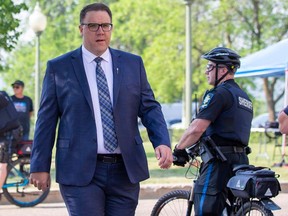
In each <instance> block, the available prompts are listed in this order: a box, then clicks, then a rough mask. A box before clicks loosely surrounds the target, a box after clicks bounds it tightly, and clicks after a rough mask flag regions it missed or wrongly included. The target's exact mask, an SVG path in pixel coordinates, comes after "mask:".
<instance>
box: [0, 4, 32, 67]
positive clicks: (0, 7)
mask: <svg viewBox="0 0 288 216" xmlns="http://www.w3.org/2000/svg"><path fill="white" fill-rule="evenodd" d="M24 10H27V6H26V4H25V3H21V4H15V3H14V1H12V0H2V1H1V4H0V51H11V50H12V49H13V48H14V47H15V45H16V43H17V40H18V38H19V36H20V34H21V31H20V30H19V28H18V27H19V23H20V20H19V18H16V15H19V13H20V12H21V11H24ZM4 68H6V64H5V62H4V61H3V57H2V56H1V54H0V71H2V70H4Z"/></svg>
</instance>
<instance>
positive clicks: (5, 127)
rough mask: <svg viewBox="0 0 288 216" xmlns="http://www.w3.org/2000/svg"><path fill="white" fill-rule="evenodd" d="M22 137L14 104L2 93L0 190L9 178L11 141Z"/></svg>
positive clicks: (0, 105) (0, 95)
mask: <svg viewBox="0 0 288 216" xmlns="http://www.w3.org/2000/svg"><path fill="white" fill-rule="evenodd" d="M21 136H22V127H21V126H20V122H19V120H18V114H17V112H16V110H15V107H14V105H13V102H12V100H11V98H10V97H9V96H8V94H7V93H6V92H5V91H0V190H1V188H2V186H3V184H4V182H5V179H6V176H7V163H8V160H9V156H10V155H9V154H10V152H9V139H11V140H13V141H15V140H16V139H17V140H18V139H19V137H20V138H21Z"/></svg>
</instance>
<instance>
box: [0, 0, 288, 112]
mask: <svg viewBox="0 0 288 216" xmlns="http://www.w3.org/2000/svg"><path fill="white" fill-rule="evenodd" d="M103 2H104V3H106V4H109V6H110V8H111V10H112V13H113V24H114V30H113V34H112V44H111V46H112V47H114V48H119V49H122V50H125V51H129V52H133V53H136V54H139V55H141V56H142V57H143V59H144V63H145V67H146V70H147V74H148V79H149V81H150V83H151V86H152V88H153V90H154V93H155V96H156V98H157V99H158V100H159V101H160V102H175V101H181V100H182V98H183V90H184V87H185V67H186V58H185V55H186V52H185V51H186V50H185V38H186V35H185V21H186V20H185V19H186V18H185V14H186V10H185V7H186V6H185V4H184V1H182V0H145V1H135V0H106V1H103ZM35 3H36V0H31V1H29V2H28V3H27V5H28V6H29V12H31V13H32V10H33V9H34V6H35ZM39 3H40V7H41V8H42V12H43V13H44V14H45V15H46V16H47V28H46V29H45V31H44V32H43V33H42V35H41V49H40V52H41V63H40V66H41V79H42V78H43V75H44V71H45V67H46V62H47V60H49V59H51V58H54V57H56V56H59V55H61V54H63V53H65V52H68V51H70V50H72V49H75V48H78V47H79V46H80V45H81V37H80V34H79V30H78V25H79V13H80V10H81V9H82V7H83V6H84V5H86V4H88V3H91V1H88V0H64V1H62V0H61V1H60V0H46V1H44V0H41V1H39ZM287 7H288V3H287V2H286V1H284V0H274V1H261V2H259V1H256V0H243V1H241V3H239V2H237V1H230V0H221V1H220V0H217V1H211V0H210V1H201V0H194V1H193V3H192V7H191V8H192V17H191V19H192V94H193V95H192V96H194V94H197V96H198V98H199V99H201V97H202V95H203V93H204V92H205V90H206V89H208V88H210V86H208V84H207V81H206V77H205V75H204V71H205V69H204V68H205V65H206V63H207V61H206V60H202V59H201V55H202V54H203V53H205V52H207V51H209V50H210V49H212V48H214V47H216V46H219V45H223V46H227V47H230V48H232V49H235V50H236V51H238V52H239V54H241V55H242V56H245V55H247V54H248V53H251V52H254V51H256V50H259V49H260V48H263V47H265V46H267V45H269V44H271V43H273V42H276V41H278V40H280V39H282V38H284V37H285V36H287V28H288V27H287V26H288V20H287V19H286V11H287V9H288V8H287ZM27 25H28V24H27ZM0 28H2V26H1V27H0ZM259 38H260V39H259ZM15 59H17V61H15ZM34 62H35V39H34V38H33V39H32V40H31V41H30V42H28V43H21V44H19V45H18V46H17V47H16V50H14V51H13V52H12V53H9V59H8V62H6V63H5V64H6V65H8V66H9V67H10V69H9V70H7V73H5V74H4V80H5V81H6V82H7V83H8V84H9V83H11V82H12V81H13V80H14V79H15V78H21V79H23V80H24V81H25V82H27V83H29V86H28V85H27V91H28V92H29V95H30V96H31V97H32V98H33V94H34V93H33V92H34V90H33V89H34V81H33V78H34V64H35V63H34ZM20 71H21V73H20ZM15 73H16V74H15ZM237 82H238V83H239V84H240V86H241V87H243V88H244V89H247V90H248V92H249V90H251V89H255V88H256V86H255V84H254V80H253V79H237ZM192 96H191V97H192ZM255 100H256V98H255ZM261 103H262V102H261ZM262 104H263V103H262ZM258 107H259V108H260V106H258ZM258 107H257V110H256V111H257V112H258Z"/></svg>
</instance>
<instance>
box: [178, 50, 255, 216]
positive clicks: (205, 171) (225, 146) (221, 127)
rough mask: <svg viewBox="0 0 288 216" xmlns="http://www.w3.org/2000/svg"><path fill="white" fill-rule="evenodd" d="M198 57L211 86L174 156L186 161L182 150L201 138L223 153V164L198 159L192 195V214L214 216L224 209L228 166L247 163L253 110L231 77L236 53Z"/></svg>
mask: <svg viewBox="0 0 288 216" xmlns="http://www.w3.org/2000/svg"><path fill="white" fill-rule="evenodd" d="M202 58H204V59H206V60H208V61H209V62H208V64H207V67H206V72H205V75H206V77H207V80H208V83H209V84H210V85H212V86H214V87H213V88H212V89H211V90H209V91H207V92H206V94H205V95H204V97H203V102H202V105H201V106H200V108H199V113H198V114H197V116H196V118H195V119H194V120H193V121H192V122H191V124H190V125H189V127H188V128H187V130H186V131H185V132H184V134H183V135H182V137H181V139H180V141H179V143H178V144H177V145H176V146H175V149H174V155H175V156H176V157H177V158H185V160H184V161H185V162H186V161H188V155H187V153H186V151H185V148H187V147H190V146H191V145H193V144H195V143H196V142H197V141H198V140H200V138H201V139H203V137H210V138H211V139H212V140H213V141H214V143H215V144H216V146H217V147H218V149H220V151H221V152H222V153H223V154H224V156H225V157H226V159H227V160H226V161H221V160H219V159H217V158H216V157H214V158H212V160H209V161H208V162H204V160H203V158H202V163H201V168H200V175H199V178H198V180H197V181H196V182H195V187H194V192H193V197H194V204H195V207H194V209H195V215H209V216H211V215H217V216H218V215H221V214H222V212H223V210H224V208H225V202H226V198H227V196H228V193H229V192H228V189H227V188H226V184H227V182H228V180H229V178H230V177H231V176H232V175H233V173H232V166H233V165H234V164H248V163H249V161H248V157H247V152H246V149H247V146H248V141H249V136H250V128H251V121H252V118H253V108H252V103H251V101H250V99H249V97H248V95H247V94H246V93H245V92H244V91H243V90H242V89H241V88H240V87H239V86H238V85H237V83H236V82H235V81H234V74H235V72H236V70H237V69H238V68H239V67H240V60H239V58H240V56H239V55H238V54H237V53H236V52H234V51H233V50H231V49H228V48H224V47H217V48H214V49H212V50H211V51H210V52H208V53H206V54H204V55H203V56H202ZM201 157H202V155H201ZM185 162H183V161H182V162H181V161H175V162H174V164H175V165H181V166H184V164H185Z"/></svg>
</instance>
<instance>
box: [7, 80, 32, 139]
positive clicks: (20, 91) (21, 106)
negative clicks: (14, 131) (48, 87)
mask: <svg viewBox="0 0 288 216" xmlns="http://www.w3.org/2000/svg"><path fill="white" fill-rule="evenodd" d="M12 88H13V91H14V95H12V96H11V98H12V101H13V103H14V106H15V108H16V110H17V112H18V113H19V115H18V116H19V121H20V123H21V125H22V128H23V137H22V140H29V133H30V118H31V116H32V114H33V102H32V99H31V98H30V97H28V96H25V95H24V82H23V81H21V80H16V81H15V82H14V83H12Z"/></svg>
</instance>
